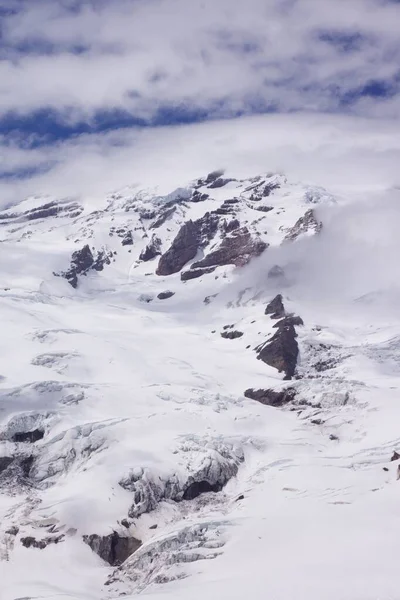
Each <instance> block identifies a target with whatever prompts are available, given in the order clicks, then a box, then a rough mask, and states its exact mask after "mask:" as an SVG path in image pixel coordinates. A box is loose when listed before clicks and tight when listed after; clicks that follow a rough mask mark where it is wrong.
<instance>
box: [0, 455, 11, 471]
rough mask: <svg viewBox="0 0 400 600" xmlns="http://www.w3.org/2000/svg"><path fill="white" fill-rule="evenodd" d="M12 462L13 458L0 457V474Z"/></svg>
mask: <svg viewBox="0 0 400 600" xmlns="http://www.w3.org/2000/svg"><path fill="white" fill-rule="evenodd" d="M12 462H14V458H12V457H11V456H1V457H0V473H2V472H3V471H5V470H6V469H7V467H9V465H11V463H12Z"/></svg>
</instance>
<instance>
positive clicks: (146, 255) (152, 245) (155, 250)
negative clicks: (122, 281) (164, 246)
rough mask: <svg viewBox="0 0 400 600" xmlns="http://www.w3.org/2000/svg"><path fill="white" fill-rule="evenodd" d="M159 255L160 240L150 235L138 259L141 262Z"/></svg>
mask: <svg viewBox="0 0 400 600" xmlns="http://www.w3.org/2000/svg"><path fill="white" fill-rule="evenodd" d="M160 254H161V240H160V238H158V237H157V236H156V235H154V234H153V235H152V237H151V240H150V241H149V243H148V244H147V246H146V247H145V248H144V249H143V250H142V251H141V253H140V255H139V259H140V260H142V261H143V262H147V261H149V260H153V258H155V257H156V256H160Z"/></svg>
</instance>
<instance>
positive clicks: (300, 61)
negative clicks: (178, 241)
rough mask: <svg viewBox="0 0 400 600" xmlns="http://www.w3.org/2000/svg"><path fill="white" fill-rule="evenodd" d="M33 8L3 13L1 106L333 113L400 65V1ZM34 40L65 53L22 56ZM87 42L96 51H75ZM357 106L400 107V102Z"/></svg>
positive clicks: (176, 0)
mask: <svg viewBox="0 0 400 600" xmlns="http://www.w3.org/2000/svg"><path fill="white" fill-rule="evenodd" d="M67 4H68V3H67ZM25 6H26V8H25V9H24V10H23V11H22V12H20V13H18V14H16V15H14V16H10V17H8V18H4V19H3V32H2V33H3V44H7V45H8V46H7V51H5V50H4V49H3V53H4V52H6V54H5V60H3V61H1V62H0V114H1V113H3V114H4V113H6V112H7V111H9V110H11V109H13V110H17V111H20V112H22V113H28V112H29V111H32V110H35V109H39V108H41V107H52V108H54V109H56V110H57V111H60V112H61V113H63V115H64V118H66V119H81V118H84V119H89V120H90V118H92V117H93V115H94V114H95V113H96V111H99V110H113V109H116V108H118V109H124V110H128V111H130V112H131V113H132V114H134V115H135V116H138V117H142V118H145V119H151V118H152V117H154V115H155V114H156V113H157V110H158V109H159V108H160V106H164V105H178V106H179V105H180V106H185V107H187V108H189V109H191V108H194V109H196V108H198V109H204V110H209V109H211V110H216V114H217V115H218V114H220V115H221V116H222V115H229V114H232V113H234V112H235V111H238V110H242V111H246V110H250V111H251V107H252V105H254V103H258V104H260V103H261V104H263V105H265V106H271V105H272V106H275V107H278V108H279V110H281V111H287V110H292V109H303V108H304V109H305V110H307V109H308V110H332V109H335V108H337V105H338V98H337V97H336V96H335V92H334V90H335V89H337V90H338V93H340V94H342V93H343V92H345V91H348V90H353V89H354V88H356V87H357V86H360V87H361V86H363V85H364V84H365V83H366V82H368V81H369V80H371V79H377V78H388V79H390V78H392V77H393V76H394V75H395V74H396V73H397V72H398V64H399V56H400V43H399V40H398V22H399V16H400V7H399V5H396V4H393V3H383V2H381V0H335V2H331V1H330V0H318V1H315V0H291V1H286V2H283V1H282V0H235V2H232V0H217V1H216V0H190V1H187V0H118V1H115V2H107V3H103V2H86V3H83V8H82V10H81V11H79V12H77V11H75V12H71V11H67V10H66V9H65V4H64V3H59V2H54V0H51V1H50V0H49V1H48V0H41V1H40V0H37V1H36V2H33V3H32V2H29V3H26V5H25ZM63 6H64V8H63ZM322 30H329V31H336V30H340V31H342V32H343V31H344V32H348V33H350V34H351V33H355V32H357V33H359V34H360V35H361V42H360V45H359V46H360V47H359V49H358V51H356V52H354V53H351V54H349V53H344V52H343V51H342V50H341V49H340V47H338V46H335V45H333V44H329V43H327V42H326V41H325V42H324V41H321V40H320V39H319V38H318V33H319V32H320V31H322ZM28 42H29V43H32V42H35V43H36V45H38V44H39V42H40V43H42V44H43V43H47V44H53V45H54V52H55V53H54V54H47V55H46V54H40V53H39V54H34V53H29V54H24V53H22V54H19V55H18V54H16V48H17V47H18V46H21V44H25V45H26V44H27V43H28ZM77 46H82V47H85V48H86V51H85V52H83V53H81V54H73V53H71V51H72V49H73V48H74V47H75V48H76V47H77ZM7 57H8V58H9V60H7ZM339 90H340V92H339ZM387 104H389V107H388V108H387ZM216 106H217V107H218V108H217V109H216V108H215V107H216ZM356 110H358V111H359V112H363V113H364V114H369V113H370V112H371V113H372V114H374V116H385V114H386V110H388V111H389V113H390V114H397V115H399V113H400V107H399V102H398V101H397V102H393V100H387V101H380V102H379V103H377V102H376V101H374V102H366V101H364V102H362V103H360V105H359V106H358V108H356ZM218 111H219V113H218Z"/></svg>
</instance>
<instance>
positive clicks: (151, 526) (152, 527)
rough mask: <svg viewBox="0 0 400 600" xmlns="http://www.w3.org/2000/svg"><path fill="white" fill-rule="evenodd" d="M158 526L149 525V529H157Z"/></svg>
mask: <svg viewBox="0 0 400 600" xmlns="http://www.w3.org/2000/svg"><path fill="white" fill-rule="evenodd" d="M157 527H158V525H157V523H154V525H150V527H149V529H157Z"/></svg>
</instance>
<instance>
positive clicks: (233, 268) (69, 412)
mask: <svg viewBox="0 0 400 600" xmlns="http://www.w3.org/2000/svg"><path fill="white" fill-rule="evenodd" d="M391 194H392V192H391V193H390V194H389V196H387V199H386V200H385V198H386V196H385V195H383V196H382V197H378V198H375V197H371V198H369V204H367V205H364V204H363V208H360V202H359V200H358V197H359V196H358V195H357V198H356V197H354V198H353V197H352V195H351V193H349V194H348V195H345V194H344V195H343V197H340V198H337V197H334V196H332V195H331V194H330V193H329V192H328V191H326V190H324V189H322V188H320V187H313V186H309V185H303V184H300V183H297V182H291V181H287V180H286V178H285V177H284V176H283V175H279V174H262V175H260V176H259V177H258V178H251V179H245V180H244V179H242V180H237V179H235V174H234V173H233V174H230V173H224V174H223V173H214V174H210V175H209V176H208V177H207V176H205V177H202V178H201V179H199V180H198V181H195V182H182V187H181V188H179V189H178V190H175V191H172V192H171V193H170V194H168V195H167V196H160V195H158V191H157V189H154V190H138V189H136V188H127V189H123V190H121V191H119V192H117V193H112V194H110V195H108V196H106V197H105V198H104V201H103V203H102V204H101V205H99V206H96V208H94V207H93V206H91V205H90V204H85V203H84V202H80V201H78V200H75V199H70V198H67V199H61V200H60V199H55V198H45V199H43V198H29V199H27V200H25V201H24V202H22V203H21V204H19V205H16V206H14V207H12V208H9V209H8V210H6V211H3V212H2V213H0V243H1V246H0V249H1V266H0V278H1V283H0V306H1V317H2V323H3V327H2V335H1V336H0V356H1V362H0V486H1V496H0V514H1V518H0V559H1V561H0V573H1V598H2V600H3V599H4V600H16V599H22V598H24V599H26V598H35V599H37V598H46V599H53V598H54V599H55V598H69V599H70V598H73V599H74V600H89V599H93V600H94V599H96V600H99V599H104V600H106V599H107V600H108V599H111V598H117V597H119V596H121V595H124V597H135V596H137V595H138V594H141V595H143V596H144V597H146V598H154V599H155V598H171V599H172V598H173V599H180V598H182V599H186V598H191V599H197V598H203V597H204V595H205V594H208V595H209V596H210V597H211V598H218V599H225V598H226V599H228V598H229V599H230V600H232V599H235V598H242V597H243V595H244V594H247V595H249V596H250V597H251V598H253V599H258V598H259V599H260V600H261V599H264V598H273V599H277V600H278V599H279V600H292V599H293V598H296V599H298V600H303V599H304V600H306V599H307V600H314V599H315V600H321V599H322V598H323V599H324V600H331V599H332V600H333V599H335V600H377V599H378V598H379V599H380V600H394V599H397V598H400V593H399V592H398V575H397V572H398V568H397V556H398V551H399V550H400V543H399V536H398V534H397V530H398V526H399V525H400V516H399V511H398V494H399V485H400V484H399V483H398V482H397V461H396V460H394V461H391V460H390V459H391V457H392V454H393V451H394V450H396V448H397V449H398V450H399V451H400V433H399V427H398V423H399V417H400V408H399V402H398V398H399V392H398V390H399V378H400V369H399V358H400V318H399V314H398V310H397V306H398V304H397V302H398V298H399V293H398V285H397V284H396V282H397V281H398V271H397V272H396V267H395V266H394V267H393V268H391V267H390V264H393V265H396V261H395V260H393V259H391V260H393V263H390V264H388V261H389V258H388V257H389V256H390V257H391V256H392V255H393V247H392V246H390V244H388V243H385V240H384V239H383V238H382V231H383V232H384V231H385V227H386V225H388V224H389V223H391V222H392V221H393V210H394V211H396V209H393V202H392V196H391ZM382 198H383V200H382ZM378 202H379V210H377V209H376V207H377V206H378V204H377V203H378ZM385 202H386V204H385ZM365 206H369V207H373V209H372V208H371V210H370V212H368V211H367V212H366V211H365ZM385 207H386V208H387V210H386V209H385ZM207 213H209V214H208V216H205V215H206V214H207ZM371 215H372V216H371ZM378 217H379V218H380V219H381V221H382V222H383V224H384V227H382V226H379V227H378V225H377V223H378V220H377V219H378ZM189 221H192V222H193V223H194V225H193V227H194V229H193V231H192V229H190V227H191V226H190V225H189V226H187V225H185V224H187V223H188V222H189ZM321 222H322V224H323V226H322V229H321ZM196 227H197V229H196ZM182 228H183V232H184V233H182ZM360 228H361V232H360ZM195 230H196V231H195ZM179 232H181V233H180V234H179ZM188 232H189V233H188ZM371 232H372V233H373V234H374V235H371ZM177 236H178V238H177ZM179 236H180V237H179ZM176 239H178V242H176V241H175V242H174V240H176ZM182 239H183V242H182ZM390 239H392V238H390ZM179 240H180V242H179ZM386 242H387V240H386ZM86 245H88V247H89V249H88V250H85V252H84V253H83V254H79V253H80V252H81V251H82V249H83V248H85V246H86ZM149 246H150V251H151V252H153V254H154V257H153V258H151V259H149V260H147V259H148V256H146V255H145V254H143V253H144V251H145V250H146V247H147V248H149ZM171 248H172V250H171ZM76 252H78V255H75V258H74V253H76ZM88 252H89V254H88ZM151 252H150V254H151ZM168 253H169V254H168ZM185 253H186V254H185ZM166 254H167V258H165V256H166ZM184 255H185V256H186V258H187V256H190V258H188V259H187V260H185V258H184ZM160 257H161V258H160ZM85 261H86V262H85ZM96 261H97V262H96ZM182 262H183V264H181V263H182ZM83 263H85V264H84V265H83ZM198 263H199V265H200V266H198ZM94 265H96V266H94ZM192 265H193V266H192ZM210 265H211V266H210ZM383 265H386V268H385V269H383ZM171 269H172V271H173V272H171V273H169V274H165V270H167V271H168V270H169V271H170V270H171ZM174 269H175V270H174ZM202 269H205V271H204V272H202ZM211 269H212V270H211ZM160 273H161V274H160ZM188 273H189V275H187V274H188ZM186 277H188V278H189V279H186ZM192 277H193V278H192ZM166 292H170V293H166ZM160 293H165V294H164V296H165V297H164V298H159V297H158V295H159V294H160ZM277 294H282V296H283V303H284V308H285V310H286V313H287V314H289V313H290V314H294V315H299V316H300V317H301V318H302V320H303V321H304V324H303V325H300V326H296V329H295V331H296V334H297V338H296V340H297V342H298V345H299V357H298V359H297V365H296V373H295V376H294V378H293V379H292V380H291V381H287V380H285V379H284V373H283V372H279V371H278V369H276V368H274V367H273V366H270V365H268V364H266V363H265V362H263V361H262V360H257V348H259V347H260V345H263V344H264V343H265V342H266V341H268V340H270V339H271V337H272V336H273V335H274V334H276V333H277V332H279V329H277V328H276V327H274V326H275V325H276V324H277V320H276V319H274V318H271V317H270V314H265V310H266V306H267V304H268V303H269V302H270V301H271V300H272V299H273V298H274V297H275V296H276V295H277ZM229 332H238V333H237V335H236V334H235V335H234V336H233V337H232V339H230V338H229V336H228V337H223V336H221V333H223V334H226V333H229ZM249 388H252V389H255V390H258V389H263V390H271V389H273V390H275V391H278V392H279V391H282V390H285V389H287V388H289V389H290V390H292V391H293V394H294V397H293V398H294V399H292V400H291V401H290V402H288V403H284V404H283V406H279V407H277V406H268V405H265V404H262V403H260V402H257V401H256V400H252V399H250V398H249V397H248V394H246V396H245V395H244V392H245V391H246V390H248V389H249ZM33 432H36V434H35V436H36V437H37V438H38V439H34V440H32V438H30V437H29V436H31V435H33ZM7 459H8V460H7ZM200 492H201V493H200ZM113 531H115V532H117V534H118V535H119V536H122V537H129V538H130V539H132V538H135V539H136V540H139V541H140V542H141V543H142V545H141V547H140V548H139V549H138V550H136V551H135V552H134V553H132V554H131V555H130V556H129V557H128V558H126V560H125V561H124V562H123V563H122V564H121V565H119V566H118V563H115V564H114V565H110V564H108V563H107V562H105V561H104V560H103V559H102V558H101V557H100V556H98V555H97V554H96V553H95V552H93V551H92V549H91V548H90V547H89V545H88V544H87V543H85V539H86V541H87V539H88V538H87V536H94V535H95V536H100V537H102V536H109V535H110V534H112V533H113ZM26 538H28V542H27V541H26ZM29 538H33V541H32V539H31V540H30V541H29ZM40 542H42V546H44V547H43V548H40V547H35V545H36V546H37V545H39V546H40ZM26 546H29V547H26Z"/></svg>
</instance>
